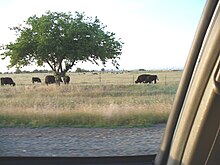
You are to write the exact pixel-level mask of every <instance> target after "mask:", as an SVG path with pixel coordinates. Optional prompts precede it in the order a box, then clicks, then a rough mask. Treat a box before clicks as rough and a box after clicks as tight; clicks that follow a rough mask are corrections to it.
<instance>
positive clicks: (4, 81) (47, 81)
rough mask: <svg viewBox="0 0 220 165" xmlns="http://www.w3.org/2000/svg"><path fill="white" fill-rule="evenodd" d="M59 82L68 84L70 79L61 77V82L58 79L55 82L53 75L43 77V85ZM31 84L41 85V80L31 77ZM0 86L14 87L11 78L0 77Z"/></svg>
mask: <svg viewBox="0 0 220 165" xmlns="http://www.w3.org/2000/svg"><path fill="white" fill-rule="evenodd" d="M60 82H64V84H69V82H70V77H69V76H65V77H63V80H62V79H61V78H60V79H59V80H56V78H55V76H53V75H47V76H46V77H45V84H46V85H48V84H55V83H57V84H60ZM32 83H33V84H34V83H41V79H40V78H39V77H32ZM1 85H13V86H15V82H14V81H13V79H12V78H11V77H2V78H1Z"/></svg>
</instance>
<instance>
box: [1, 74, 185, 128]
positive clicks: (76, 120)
mask: <svg viewBox="0 0 220 165" xmlns="http://www.w3.org/2000/svg"><path fill="white" fill-rule="evenodd" d="M164 73H165V72H158V73H154V74H158V75H159V78H160V81H159V83H158V84H150V85H149V84H148V85H147V84H135V85H134V84H133V80H134V79H136V77H137V75H139V74H140V73H124V74H111V73H106V74H101V75H93V74H91V73H87V74H76V73H71V74H70V77H71V84H69V85H66V86H65V85H61V86H56V85H50V86H46V85H44V84H43V83H42V84H35V85H33V84H31V77H32V76H38V77H40V78H41V79H42V80H43V78H44V77H45V74H35V75H33V74H18V75H10V76H11V77H12V78H13V79H14V81H15V82H16V86H15V87H10V86H3V87H0V98H1V99H0V126H2V127H14V126H18V127H19V126H20V127H21V126H22V127H47V126H52V127H57V126H59V127H60V126H68V127H136V126H138V127H140V126H141V127H143V126H147V125H149V124H154V123H161V122H166V120H167V118H168V115H169V111H170V109H171V106H172V102H173V100H174V96H175V92H176V89H177V85H178V80H179V78H180V74H181V72H166V73H165V74H164ZM177 73H178V74H177ZM175 74H177V75H176V76H173V75H175ZM168 75H169V76H168ZM171 75H172V76H173V77H172V76H171ZM100 77H101V78H100ZM163 77H164V80H165V79H166V82H165V81H164V82H163ZM178 77H179V78H178ZM168 80H169V81H168Z"/></svg>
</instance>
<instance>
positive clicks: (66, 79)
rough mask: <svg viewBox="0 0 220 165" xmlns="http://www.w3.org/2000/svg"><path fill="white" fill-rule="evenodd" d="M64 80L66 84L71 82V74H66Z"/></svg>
mask: <svg viewBox="0 0 220 165" xmlns="http://www.w3.org/2000/svg"><path fill="white" fill-rule="evenodd" d="M63 82H64V84H69V82H70V77H69V76H64V77H63Z"/></svg>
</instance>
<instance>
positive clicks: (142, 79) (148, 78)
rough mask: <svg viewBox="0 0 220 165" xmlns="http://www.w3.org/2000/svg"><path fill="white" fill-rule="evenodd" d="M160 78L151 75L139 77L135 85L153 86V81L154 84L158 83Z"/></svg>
mask: <svg viewBox="0 0 220 165" xmlns="http://www.w3.org/2000/svg"><path fill="white" fill-rule="evenodd" d="M157 80H159V79H158V77H157V75H150V74H142V75H140V76H138V78H137V80H136V81H135V83H142V82H143V83H149V84H151V83H152V81H154V83H155V84H156V83H157Z"/></svg>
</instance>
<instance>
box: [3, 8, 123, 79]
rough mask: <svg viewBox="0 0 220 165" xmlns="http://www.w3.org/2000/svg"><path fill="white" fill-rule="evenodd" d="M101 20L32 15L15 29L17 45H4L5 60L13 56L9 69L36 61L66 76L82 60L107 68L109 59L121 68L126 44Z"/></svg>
mask: <svg viewBox="0 0 220 165" xmlns="http://www.w3.org/2000/svg"><path fill="white" fill-rule="evenodd" d="M105 28H106V26H105V25H103V24H102V23H101V22H100V21H99V19H98V18H97V17H95V18H92V17H87V16H85V14H84V13H79V12H75V15H74V16H73V15H72V14H71V13H63V12H51V11H47V12H46V13H45V14H43V15H42V16H40V17H37V16H36V15H34V16H31V17H29V18H28V19H27V21H24V24H23V25H19V26H16V27H13V28H10V29H11V30H14V31H15V32H16V35H17V39H16V40H15V42H11V43H9V44H7V45H4V46H3V49H4V53H2V56H3V59H4V58H6V57H10V65H9V66H8V67H13V66H15V67H17V68H19V67H23V66H27V65H30V64H32V63H33V62H35V63H36V64H37V65H38V66H43V65H44V64H45V63H47V64H48V65H49V66H50V67H51V69H52V70H53V71H54V73H55V74H56V75H58V76H59V77H63V76H64V75H65V73H66V72H67V71H68V70H70V69H71V68H72V67H73V66H74V65H75V64H76V63H77V62H79V61H91V62H92V63H95V64H97V65H98V61H101V62H102V63H103V64H104V65H105V63H106V62H107V61H108V60H111V61H112V64H113V65H114V66H115V67H116V68H118V67H119V64H118V59H119V58H120V55H121V51H122V45H123V43H122V42H121V40H120V39H116V37H115V33H113V32H108V31H106V30H105Z"/></svg>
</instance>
